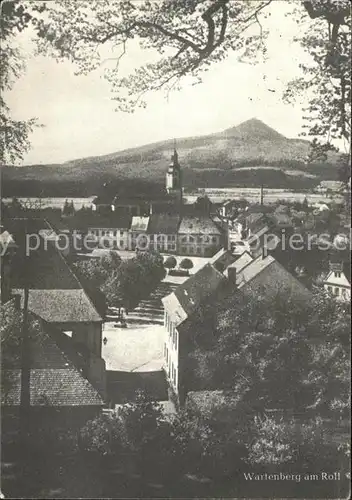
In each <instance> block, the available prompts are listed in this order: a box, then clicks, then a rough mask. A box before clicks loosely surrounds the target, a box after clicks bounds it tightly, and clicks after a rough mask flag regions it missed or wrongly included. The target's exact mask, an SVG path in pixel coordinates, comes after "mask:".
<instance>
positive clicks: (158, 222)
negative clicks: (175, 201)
mask: <svg viewBox="0 0 352 500" xmlns="http://www.w3.org/2000/svg"><path fill="white" fill-rule="evenodd" d="M179 222H180V218H179V216H178V215H169V214H152V215H151V216H150V222H149V226H148V233H151V234H158V233H159V234H176V233H177V228H178V225H179Z"/></svg>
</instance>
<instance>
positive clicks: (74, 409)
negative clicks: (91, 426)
mask: <svg viewBox="0 0 352 500" xmlns="http://www.w3.org/2000/svg"><path fill="white" fill-rule="evenodd" d="M0 316H1V317H2V320H4V321H1V338H2V344H1V347H2V352H1V417H2V418H1V426H2V429H1V430H2V443H3V444H4V443H7V442H11V441H13V440H14V438H16V436H17V434H18V431H19V417H20V406H21V392H22V381H23V380H25V379H23V372H22V370H23V361H22V355H21V342H22V323H23V311H21V310H19V309H17V308H16V305H15V301H13V300H11V301H9V302H7V303H6V304H5V305H4V306H2V307H1V308H0ZM27 333H28V347H29V351H28V352H29V353H30V357H29V367H28V370H29V373H28V378H29V387H28V389H29V401H28V403H29V408H28V410H27V413H26V417H27V425H28V427H29V430H30V432H31V434H34V435H37V436H40V437H42V434H43V433H49V435H50V433H53V430H55V432H57V431H62V432H63V433H65V432H69V431H75V430H78V429H80V428H81V427H82V426H83V425H84V424H85V423H86V422H87V421H88V420H91V419H93V418H95V417H96V416H97V415H98V414H99V413H100V412H101V411H102V408H103V406H104V400H103V396H102V395H101V393H100V392H99V390H98V389H97V388H96V387H95V386H94V384H92V383H91V381H90V380H89V377H88V371H89V370H86V366H85V360H83V361H81V362H80V363H77V362H76V359H75V358H77V354H76V352H75V349H74V347H73V346H72V345H69V344H70V343H71V344H72V339H69V338H67V337H66V338H64V337H63V336H62V334H61V332H60V331H58V330H56V328H54V327H53V326H51V325H49V324H48V323H46V322H45V321H43V320H42V319H40V318H39V317H38V316H36V315H35V314H33V313H29V314H28V317H27Z"/></svg>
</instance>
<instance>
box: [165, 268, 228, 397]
mask: <svg viewBox="0 0 352 500" xmlns="http://www.w3.org/2000/svg"><path fill="white" fill-rule="evenodd" d="M226 283H227V280H226V279H225V277H224V276H223V274H222V273H221V272H219V271H217V270H216V269H215V267H214V266H213V265H211V264H209V263H208V264H206V265H205V266H204V267H202V268H201V269H200V270H199V271H198V272H197V273H196V274H194V275H193V276H191V277H190V278H189V279H188V280H186V281H185V282H184V283H183V284H182V285H179V286H178V287H177V288H176V289H175V290H174V292H173V293H171V294H170V295H168V296H166V297H164V298H163V299H162V302H163V306H164V327H165V336H164V360H165V364H164V370H165V372H166V376H167V379H168V381H169V384H170V386H171V388H172V390H173V391H174V393H175V394H176V396H177V397H178V398H179V399H180V401H182V400H183V398H184V396H185V393H186V392H187V380H186V377H185V373H186V370H187V366H186V364H187V361H186V360H187V352H188V351H187V347H188V327H189V323H190V320H192V317H193V315H194V313H196V312H197V310H198V308H199V307H200V305H202V304H204V302H205V301H207V300H210V299H211V297H213V296H214V295H217V296H219V293H220V291H221V290H222V289H225V286H226Z"/></svg>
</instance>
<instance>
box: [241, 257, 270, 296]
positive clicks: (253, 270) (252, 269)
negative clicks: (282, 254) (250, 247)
mask: <svg viewBox="0 0 352 500" xmlns="http://www.w3.org/2000/svg"><path fill="white" fill-rule="evenodd" d="M273 262H275V259H274V257H272V256H271V255H268V256H267V257H265V258H264V259H263V258H262V256H261V255H260V256H259V257H257V258H256V259H255V260H253V261H252V262H250V263H249V264H248V265H246V266H244V267H243V268H242V269H241V270H240V271H239V272H238V274H237V279H236V283H237V286H238V288H242V287H243V286H244V285H246V284H247V283H249V282H250V281H252V279H253V278H255V277H256V276H257V275H258V274H259V273H261V272H262V271H263V270H264V269H266V268H267V267H269V266H270V265H271V264H272V263H273Z"/></svg>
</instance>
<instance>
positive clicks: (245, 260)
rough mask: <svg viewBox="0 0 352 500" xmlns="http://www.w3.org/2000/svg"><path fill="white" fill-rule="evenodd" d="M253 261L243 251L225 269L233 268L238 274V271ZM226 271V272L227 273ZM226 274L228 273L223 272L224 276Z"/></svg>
mask: <svg viewBox="0 0 352 500" xmlns="http://www.w3.org/2000/svg"><path fill="white" fill-rule="evenodd" d="M253 260H254V259H253V257H252V256H251V255H250V254H249V253H248V252H247V251H245V252H243V254H242V255H241V256H240V257H239V258H238V259H237V260H236V261H235V262H233V263H232V264H230V265H229V266H228V267H227V269H229V268H235V269H236V272H237V273H239V272H240V271H242V269H244V268H245V267H246V266H248V264H250V263H251V262H253ZM227 269H226V271H227ZM227 274H228V272H225V275H227Z"/></svg>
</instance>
